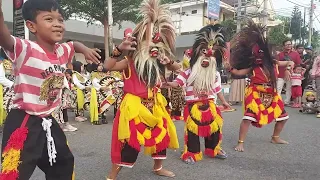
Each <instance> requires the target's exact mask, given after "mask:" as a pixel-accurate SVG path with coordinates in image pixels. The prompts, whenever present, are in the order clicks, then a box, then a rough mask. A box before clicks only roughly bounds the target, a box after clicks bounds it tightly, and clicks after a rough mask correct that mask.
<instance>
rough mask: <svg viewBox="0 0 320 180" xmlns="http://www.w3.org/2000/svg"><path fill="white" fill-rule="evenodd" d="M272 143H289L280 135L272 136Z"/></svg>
mask: <svg viewBox="0 0 320 180" xmlns="http://www.w3.org/2000/svg"><path fill="white" fill-rule="evenodd" d="M271 143H273V144H289V143H288V142H287V141H285V140H282V139H281V138H280V137H279V136H272V139H271Z"/></svg>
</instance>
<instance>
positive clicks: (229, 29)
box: [221, 19, 237, 41]
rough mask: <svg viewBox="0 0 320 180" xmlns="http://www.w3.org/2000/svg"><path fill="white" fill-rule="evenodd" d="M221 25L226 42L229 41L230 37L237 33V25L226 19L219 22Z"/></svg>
mask: <svg viewBox="0 0 320 180" xmlns="http://www.w3.org/2000/svg"><path fill="white" fill-rule="evenodd" d="M221 25H223V26H224V27H225V29H226V37H225V38H226V41H230V39H231V38H232V36H233V35H234V34H235V33H236V31H237V24H236V22H235V21H234V20H233V19H228V20H225V21H222V22H221Z"/></svg>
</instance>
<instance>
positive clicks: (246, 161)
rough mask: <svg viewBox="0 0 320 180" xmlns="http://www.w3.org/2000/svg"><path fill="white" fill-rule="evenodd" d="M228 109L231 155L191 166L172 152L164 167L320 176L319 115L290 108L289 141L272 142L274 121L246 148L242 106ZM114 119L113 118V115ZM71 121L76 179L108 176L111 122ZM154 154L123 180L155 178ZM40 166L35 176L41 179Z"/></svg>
mask: <svg viewBox="0 0 320 180" xmlns="http://www.w3.org/2000/svg"><path fill="white" fill-rule="evenodd" d="M236 108H237V109H238V111H236V112H232V113H224V114H223V117H224V119H225V126H224V142H223V147H224V150H226V151H227V152H228V154H229V158H228V159H227V160H224V161H223V160H218V159H210V158H207V157H205V158H204V160H203V161H201V162H198V163H197V164H195V165H187V164H184V163H183V162H181V161H180V160H179V155H180V150H178V151H176V152H174V151H169V152H168V160H167V161H166V162H165V167H166V168H169V169H171V170H173V171H174V172H175V173H176V175H177V177H176V178H175V179H181V180H182V179H183V180H195V179H197V180H205V179H210V180H211V179H227V180H239V179H244V180H258V179H259V180H284V179H288V180H289V179H290V180H319V179H320V151H319V149H320V138H319V135H320V119H316V118H315V116H312V115H302V114H299V113H298V112H297V110H294V109H291V108H288V109H287V110H288V112H289V114H290V116H291V119H290V121H289V122H288V124H287V126H286V128H285V130H284V132H283V134H282V137H283V138H284V139H286V140H288V141H289V142H290V144H289V145H274V144H271V143H269V140H270V136H271V134H272V131H273V124H272V125H269V126H266V127H264V128H262V129H257V128H253V127H252V128H251V129H250V132H249V134H248V139H247V140H246V151H245V152H244V153H237V152H235V151H234V150H233V148H234V145H235V143H236V142H237V139H238V130H239V123H240V119H241V116H242V115H241V114H242V110H241V107H240V106H236ZM109 118H110V119H111V118H112V116H111V114H110V117H109ZM72 123H73V124H74V125H75V126H76V127H78V128H79V131H77V132H75V133H67V138H68V140H69V143H70V146H71V149H72V151H73V153H74V155H75V163H76V179H77V180H104V177H105V175H106V174H107V172H108V170H109V168H110V167H111V163H110V141H111V137H110V136H111V129H112V124H111V123H110V124H108V125H101V126H92V125H90V124H89V123H88V122H84V123H76V122H74V121H72ZM175 124H176V126H177V131H178V134H179V139H180V144H181V146H182V145H183V136H182V135H183V122H175ZM151 168H152V160H151V158H149V157H147V156H144V155H143V154H141V155H140V156H139V159H138V162H137V163H136V166H135V167H134V168H133V169H123V170H122V171H121V173H120V175H119V178H118V179H121V180H141V179H143V180H149V179H150V180H157V179H165V178H161V177H157V176H154V175H153V174H152V172H151V170H152V169H151ZM43 179H45V178H44V175H43V173H42V172H41V171H39V170H38V169H37V170H36V171H35V173H34V176H33V177H32V180H43Z"/></svg>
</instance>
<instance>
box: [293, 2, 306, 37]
mask: <svg viewBox="0 0 320 180" xmlns="http://www.w3.org/2000/svg"><path fill="white" fill-rule="evenodd" d="M302 25H303V19H302V16H301V11H300V10H299V7H298V6H295V7H294V9H293V11H292V17H291V23H290V33H291V34H292V39H293V40H295V41H296V40H300V37H301V35H302V32H301V27H302Z"/></svg>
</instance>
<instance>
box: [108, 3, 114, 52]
mask: <svg viewBox="0 0 320 180" xmlns="http://www.w3.org/2000/svg"><path fill="white" fill-rule="evenodd" d="M108 23H109V27H108V28H109V31H108V32H109V34H108V35H109V44H108V47H109V54H106V57H109V55H110V52H112V50H113V31H112V27H113V17H112V0H108Z"/></svg>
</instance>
